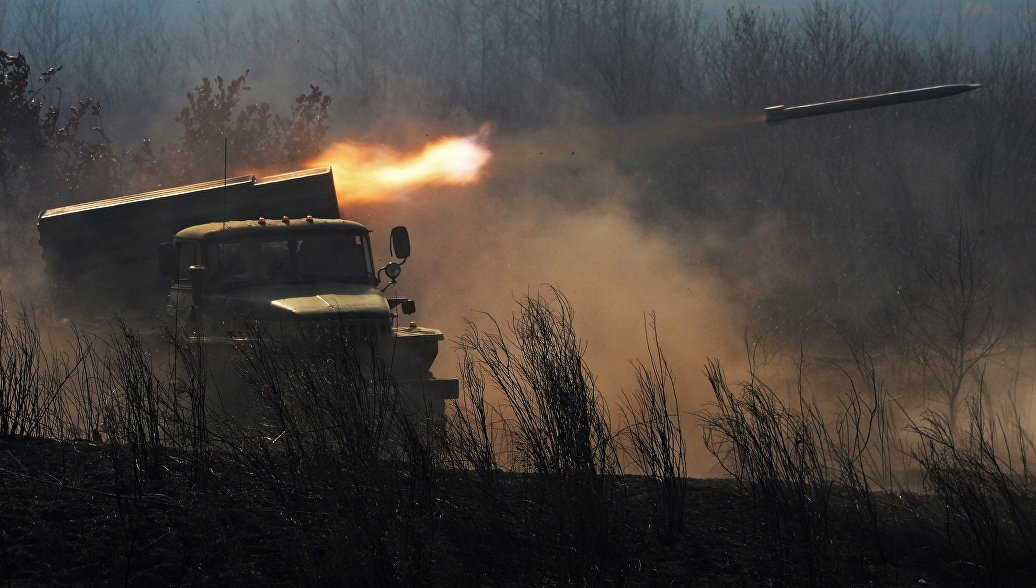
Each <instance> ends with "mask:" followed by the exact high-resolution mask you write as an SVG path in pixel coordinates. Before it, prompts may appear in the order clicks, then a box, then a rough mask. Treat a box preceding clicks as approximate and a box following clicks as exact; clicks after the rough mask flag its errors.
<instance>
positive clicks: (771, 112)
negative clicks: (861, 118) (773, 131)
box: [764, 84, 982, 125]
mask: <svg viewBox="0 0 1036 588" xmlns="http://www.w3.org/2000/svg"><path fill="white" fill-rule="evenodd" d="M980 87H982V84H949V85H946V86H931V87H929V88H915V89H913V90H900V91H898V92H889V93H887V94H875V95H874V96H861V97H859V98H846V99H845V100H832V101H830V102H817V103H816V104H800V105H798V106H785V105H783V104H779V105H777V106H770V107H767V108H766V109H765V110H764V112H765V113H766V114H765V116H766V122H767V123H768V124H771V125H775V124H779V123H782V122H784V121H786V120H792V119H796V118H806V117H809V116H821V115H824V114H834V113H836V112H848V111H850V110H863V109H864V108H876V107H878V106H892V105H895V104H905V103H907V102H918V101H920V100H934V99H936V98H946V97H947V96H953V95H954V94H961V93H963V92H970V91H972V90H975V89H977V88H980Z"/></svg>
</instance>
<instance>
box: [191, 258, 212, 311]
mask: <svg viewBox="0 0 1036 588" xmlns="http://www.w3.org/2000/svg"><path fill="white" fill-rule="evenodd" d="M187 274H188V275H189V276H191V302H192V303H193V304H194V305H195V306H201V295H202V294H204V293H205V291H206V290H208V285H209V272H208V270H206V269H205V266H204V265H192V266H191V267H189V268H187Z"/></svg>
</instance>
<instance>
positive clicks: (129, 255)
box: [37, 168, 458, 414]
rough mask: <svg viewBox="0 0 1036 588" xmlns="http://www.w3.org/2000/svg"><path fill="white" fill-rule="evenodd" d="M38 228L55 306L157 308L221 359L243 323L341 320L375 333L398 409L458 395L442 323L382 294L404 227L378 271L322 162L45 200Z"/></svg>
mask: <svg viewBox="0 0 1036 588" xmlns="http://www.w3.org/2000/svg"><path fill="white" fill-rule="evenodd" d="M37 228H38V230H39V238H40V245H41V247H42V250H43V257H44V262H45V266H46V270H47V274H48V278H49V283H50V284H51V288H52V293H51V294H52V300H53V302H54V308H55V309H60V312H61V314H62V315H63V316H65V317H67V318H71V319H75V320H77V321H79V322H86V323H88V324H89V323H90V322H91V321H93V320H96V319H98V318H102V319H103V318H105V317H107V318H110V317H112V316H114V315H115V314H118V315H120V316H123V317H127V318H128V319H129V320H130V321H131V322H133V321H137V320H141V319H145V318H147V317H154V316H156V315H158V314H160V309H163V308H164V309H165V314H166V318H167V320H170V321H173V322H175V323H177V326H178V328H181V329H185V328H187V327H186V326H185V325H186V321H190V325H191V326H190V327H189V328H187V330H188V332H189V336H190V337H192V338H194V340H195V341H196V342H198V343H201V344H202V345H201V348H203V349H205V350H206V352H207V353H209V354H210V355H211V356H212V357H217V358H220V359H219V360H218V361H224V360H225V358H227V357H228V356H229V354H232V353H233V351H234V347H235V346H237V345H240V344H241V342H242V337H247V336H249V335H248V334H247V333H255V332H258V331H249V330H248V329H247V328H245V326H244V323H247V324H261V325H264V327H265V329H264V330H265V332H270V331H271V330H272V331H278V332H285V331H288V330H300V329H301V330H305V329H306V328H310V327H320V326H326V327H333V328H338V329H341V328H345V329H347V330H348V332H350V333H352V334H354V335H362V337H363V339H364V340H365V341H376V342H377V347H378V349H379V351H380V355H381V357H382V358H383V360H384V361H385V362H386V364H387V365H389V366H391V370H392V371H391V373H392V376H393V378H394V380H395V381H396V382H397V383H398V384H399V389H400V390H401V391H402V394H403V396H404V398H403V401H404V402H405V403H406V405H407V406H410V407H423V409H424V410H426V411H429V412H430V413H432V414H442V412H443V410H444V406H445V401H446V400H449V399H455V398H457V393H458V383H457V380H456V379H440V378H436V377H434V376H433V375H432V373H431V366H432V362H433V361H434V360H435V357H436V355H437V353H438V346H439V342H440V341H442V340H443V334H442V332H441V331H439V330H436V329H430V328H425V327H419V326H417V325H416V323H415V322H412V321H406V324H405V325H400V324H399V314H400V313H402V314H407V315H409V314H412V313H413V312H414V311H415V303H414V301H413V300H409V299H404V298H389V297H387V296H386V295H385V290H386V289H387V288H388V287H389V286H391V285H393V284H395V283H396V279H397V278H398V277H399V275H400V272H401V267H400V266H401V265H402V263H403V262H405V261H406V259H407V258H408V257H409V256H410V240H409V235H408V233H407V231H406V229H405V228H404V227H396V228H394V229H393V230H392V234H391V238H390V248H391V252H392V254H393V255H394V256H395V257H396V258H397V259H399V262H398V263H397V262H391V263H388V264H386V265H385V266H384V267H381V268H376V267H375V265H374V260H373V254H372V247H371V239H370V234H371V232H370V230H368V229H367V228H366V227H365V226H364V225H362V224H360V223H358V222H354V221H351V220H345V219H341V218H339V206H338V197H337V194H336V193H335V187H334V181H333V177H332V171H331V168H317V169H309V170H302V171H296V172H291V173H286V174H280V175H275V176H268V177H263V178H257V177H255V176H252V175H248V176H241V177H235V178H227V179H223V180H217V181H212V182H205V183H200V184H192V185H187V186H179V187H174V188H167V189H162V190H156V191H152V192H145V193H142V194H133V195H130V196H121V197H117V198H109V199H104V200H97V201H93V202H86V203H81V204H72V205H69V206H62V207H59V208H52V209H49V210H45V211H43V212H41V213H40V215H39V218H38V221H37ZM385 282H387V283H385ZM351 340H353V341H357V340H358V337H355V336H354V337H352V338H351ZM210 365H212V367H213V368H214V369H215V368H216V366H215V365H214V364H213V362H212V361H210Z"/></svg>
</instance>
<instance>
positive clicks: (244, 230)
mask: <svg viewBox="0 0 1036 588" xmlns="http://www.w3.org/2000/svg"><path fill="white" fill-rule="evenodd" d="M307 232H325V233H326V232H338V233H370V229H368V228H367V227H365V226H363V225H361V224H360V223H358V222H354V221H349V220H341V219H327V218H292V219H287V220H285V219H256V220H236V221H227V222H217V223H206V224H204V225H195V226H193V227H187V228H186V229H183V230H182V231H180V232H178V233H177V234H176V238H177V239H193V240H210V239H211V240H218V239H227V238H234V237H245V236H251V235H259V236H262V235H275V234H288V233H295V234H304V233H307Z"/></svg>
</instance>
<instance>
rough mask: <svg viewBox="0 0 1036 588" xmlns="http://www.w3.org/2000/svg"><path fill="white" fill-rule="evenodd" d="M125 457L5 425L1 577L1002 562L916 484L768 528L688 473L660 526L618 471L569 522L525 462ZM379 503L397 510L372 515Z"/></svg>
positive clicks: (407, 577) (394, 575)
mask: <svg viewBox="0 0 1036 588" xmlns="http://www.w3.org/2000/svg"><path fill="white" fill-rule="evenodd" d="M115 455H116V454H113V453H112V451H111V450H110V448H109V447H108V446H106V445H104V444H94V443H89V442H85V441H81V442H55V441H48V440H32V439H7V440H0V584H3V585H10V586H38V585H85V586H94V585H98V586H108V585H115V584H119V585H132V586H161V585H229V586H233V585H255V584H262V585H299V584H328V585H341V584H343V583H345V584H354V585H365V584H366V585H369V584H384V583H398V584H429V585H557V584H584V585H585V584H605V585H642V586H657V585H674V586H708V585H715V586H725V585H747V586H759V585H807V584H813V585H831V584H839V585H899V586H907V585H910V586H917V585H925V584H928V585H971V584H974V585H981V584H984V583H986V580H988V579H989V578H990V576H988V575H987V574H985V573H984V572H983V570H980V569H977V567H976V566H975V565H974V564H969V563H968V562H966V561H963V560H961V559H960V558H959V557H958V556H955V555H954V552H953V551H952V549H950V548H949V546H947V545H945V543H944V542H943V541H941V539H940V535H939V532H938V523H930V522H926V521H929V519H926V518H924V517H923V516H919V515H918V513H919V512H925V511H926V507H925V506H924V503H925V500H924V499H922V498H920V497H905V498H904V497H898V498H892V497H886V498H885V499H882V500H875V504H878V505H879V508H881V509H884V512H883V513H882V519H883V520H885V521H890V520H891V521H894V523H893V524H887V523H886V524H883V525H882V527H881V528H880V532H879V533H877V534H875V533H874V532H873V529H872V530H867V529H868V526H867V525H866V524H860V520H861V519H860V518H859V517H857V516H846V517H844V520H836V519H840V518H841V517H839V516H832V517H830V520H827V519H825V520H823V521H821V522H822V523H823V524H822V525H821V526H820V527H819V528H821V529H822V531H820V532H819V533H818V534H816V535H814V540H811V541H806V540H803V539H802V537H801V535H796V534H795V533H793V532H791V531H788V530H784V531H782V532H777V533H775V532H773V529H768V528H767V525H772V524H774V523H773V521H774V520H779V519H774V517H771V516H767V513H766V512H763V511H761V510H759V504H758V502H757V501H753V500H752V499H750V498H749V497H742V496H741V495H740V494H739V492H738V488H737V486H736V484H735V483H734V482H733V481H730V480H687V481H686V502H685V510H684V520H685V522H686V525H685V528H684V529H683V530H682V531H677V532H675V533H672V534H665V533H661V532H660V531H659V528H658V526H657V524H655V523H656V521H655V519H653V517H652V512H653V509H654V506H655V502H654V498H653V496H654V495H653V494H652V492H651V491H650V490H651V486H650V485H649V484H648V483H647V481H646V480H644V479H642V478H637V477H623V478H619V479H615V480H613V484H612V485H611V486H610V488H611V489H610V490H609V497H608V498H607V499H606V504H607V505H608V506H607V512H606V513H605V514H604V515H602V516H601V517H600V520H597V519H594V518H590V519H588V520H589V523H590V527H589V528H587V529H579V528H576V529H575V530H574V531H573V527H572V526H571V525H570V526H568V527H566V526H565V525H566V524H567V523H564V521H566V520H567V521H572V520H578V518H577V517H568V516H567V515H568V514H569V513H571V512H573V511H574V510H578V509H579V508H580V504H581V501H580V500H576V501H571V502H556V501H555V502H552V501H550V500H545V499H544V497H545V496H546V495H545V494H544V493H543V491H542V490H543V488H544V486H543V485H542V484H541V482H542V480H539V479H537V478H536V477H535V476H531V475H508V476H503V477H501V478H500V479H499V480H498V481H497V483H496V486H494V487H495V488H496V489H497V490H496V491H495V496H494V497H490V498H486V497H485V489H486V488H487V487H485V486H479V485H478V484H477V483H475V482H472V481H471V478H470V477H469V476H468V474H466V473H460V472H453V473H450V472H444V473H442V474H440V475H439V476H438V478H437V481H436V483H435V485H434V487H432V488H431V489H430V490H428V491H427V492H424V491H422V492H419V493H416V494H415V493H413V492H412V490H413V486H409V487H406V485H405V483H401V485H400V486H399V489H400V493H401V494H402V493H407V494H408V496H418V495H419V494H423V495H425V496H427V497H428V498H429V499H430V502H428V503H427V504H428V505H430V506H429V507H428V508H426V509H424V510H422V511H421V512H422V513H424V514H419V515H418V514H413V515H412V514H407V512H406V510H405V509H403V508H401V507H400V503H395V506H393V507H392V508H391V509H389V510H385V509H384V506H385V504H383V503H375V501H372V500H371V495H370V494H369V493H365V491H364V490H363V489H357V488H358V487H356V486H349V488H353V490H355V492H356V495H355V498H356V499H355V500H353V501H350V500H348V498H349V496H350V494H349V491H347V492H344V493H338V494H336V496H335V498H334V500H333V501H332V500H321V501H319V502H317V501H312V500H310V501H298V500H297V498H298V497H297V496H295V497H291V496H287V497H282V500H281V501H280V502H278V501H277V500H273V499H269V498H268V497H267V498H265V499H264V498H260V494H262V493H261V492H260V490H258V489H257V487H258V486H261V485H262V484H261V483H257V482H256V479H255V478H254V477H250V472H248V468H247V467H244V466H242V465H240V464H231V463H226V464H224V465H223V466H218V465H215V466H211V467H209V469H208V470H207V471H206V472H203V474H204V475H201V476H199V473H198V472H197V471H194V472H188V471H187V470H190V469H191V468H189V467H188V466H187V465H186V461H184V460H179V461H178V460H176V459H173V458H171V457H170V458H168V459H167V460H166V461H165V462H164V466H163V472H162V475H161V476H152V478H156V477H158V478H160V479H158V480H155V479H149V480H143V481H141V479H140V478H139V477H134V474H133V472H134V468H133V467H128V468H127V467H125V464H122V463H120V462H119V461H118V460H117V459H115V457H114V456H115ZM214 463H219V462H218V460H216V461H215V462H214ZM220 470H223V471H220ZM137 473H138V474H139V469H137ZM251 474H254V472H252V473H251ZM405 479H406V478H405V477H403V478H398V480H405ZM198 480H203V482H198ZM292 488H293V489H294V491H296V492H304V491H302V490H299V489H300V488H302V486H298V485H296V486H293V487H292ZM551 488H553V489H554V490H556V489H557V487H551ZM343 497H345V500H343ZM548 498H549V497H548ZM911 503H913V505H911ZM289 504H293V505H295V506H294V507H291V508H289V507H288V506H286V505H289ZM317 504H319V505H323V506H322V507H321V508H313V506H314V505H317ZM379 509H381V510H379ZM368 511H369V512H373V513H388V514H385V515H384V516H382V515H379V517H380V520H375V519H372V518H370V517H368V518H365V517H364V516H363V514H362V513H365V512H368ZM841 511H844V512H851V511H853V509H852V507H851V505H846V506H845V508H843V509H841ZM841 511H840V512H841ZM415 512H416V511H415ZM602 512H603V511H602ZM358 513H359V514H358ZM386 519H387V520H390V522H391V524H382V523H385V521H386ZM935 520H937V517H936V519H935ZM372 521H373V522H372ZM559 521H561V522H559ZM372 524H373V525H375V526H376V527H377V528H375V529H374V530H373V531H372V530H371V529H370V528H364V529H361V531H362V532H361V531H356V532H350V531H348V530H346V529H345V527H349V526H350V525H355V526H356V527H357V528H360V527H365V526H366V527H369V526H370V525H372ZM1022 577H1024V576H1022ZM1017 579H1018V578H1015V580H1017ZM1006 583H1012V584H1018V585H1024V582H1017V581H1014V580H1011V581H1008V582H1006Z"/></svg>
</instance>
